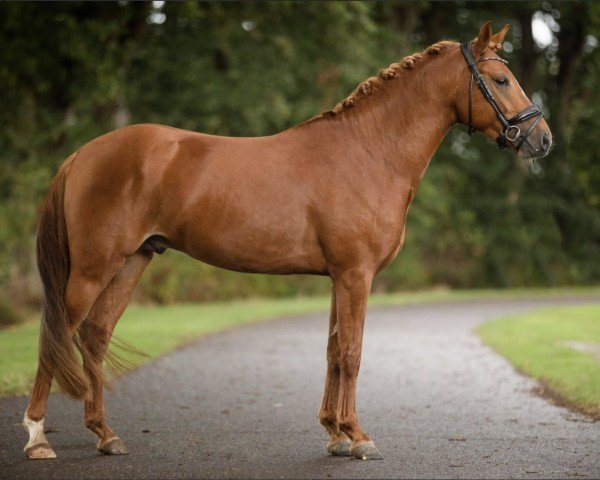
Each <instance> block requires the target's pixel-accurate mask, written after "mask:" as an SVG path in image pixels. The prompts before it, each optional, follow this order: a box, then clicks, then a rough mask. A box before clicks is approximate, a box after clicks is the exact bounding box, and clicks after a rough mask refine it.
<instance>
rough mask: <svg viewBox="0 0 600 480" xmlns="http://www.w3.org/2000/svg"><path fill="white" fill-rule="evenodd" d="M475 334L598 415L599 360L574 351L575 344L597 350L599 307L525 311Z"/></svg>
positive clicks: (589, 354)
mask: <svg viewBox="0 0 600 480" xmlns="http://www.w3.org/2000/svg"><path fill="white" fill-rule="evenodd" d="M478 332H479V334H480V335H481V336H482V338H483V340H484V341H485V342H486V343H487V344H488V345H490V346H492V347H493V348H494V349H495V350H497V351H498V352H499V353H501V354H502V355H504V356H506V357H507V358H508V359H509V360H510V361H511V362H512V363H513V364H514V365H515V366H516V367H517V368H519V369H520V370H521V371H523V372H525V373H527V374H529V375H531V376H532V377H534V378H537V379H540V380H543V381H544V382H545V383H546V384H547V385H548V386H549V387H550V388H551V389H552V390H554V391H555V392H556V393H558V394H559V395H561V396H562V397H563V398H564V399H565V400H567V401H569V402H571V403H573V404H574V405H576V406H577V407H579V408H580V409H582V410H583V411H586V412H588V413H591V414H594V415H596V416H598V415H600V362H598V359H597V358H595V356H594V354H593V353H591V352H584V351H578V350H577V349H575V348H573V347H572V342H579V344H580V345H586V346H587V345H589V346H591V347H592V348H596V350H598V349H599V348H600V306H598V305H585V306H578V307H563V308H558V309H556V308H554V309H550V310H548V309H546V310H542V311H538V312H533V313H526V314H523V315H518V316H513V317H509V318H504V319H499V320H494V321H493V322H490V323H487V324H484V325H483V326H481V327H480V328H479V330H478ZM596 355H597V354H596Z"/></svg>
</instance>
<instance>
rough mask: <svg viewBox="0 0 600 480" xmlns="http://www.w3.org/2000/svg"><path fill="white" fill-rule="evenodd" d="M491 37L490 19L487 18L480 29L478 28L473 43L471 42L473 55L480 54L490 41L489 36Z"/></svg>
mask: <svg viewBox="0 0 600 480" xmlns="http://www.w3.org/2000/svg"><path fill="white" fill-rule="evenodd" d="M491 37H492V21H491V20H488V21H487V22H485V23H484V24H483V26H482V27H481V30H479V35H478V36H477V38H476V39H475V43H474V44H473V53H474V54H475V56H477V55H481V54H482V53H483V51H484V50H485V49H486V48H487V46H488V44H489V43H490V38H491Z"/></svg>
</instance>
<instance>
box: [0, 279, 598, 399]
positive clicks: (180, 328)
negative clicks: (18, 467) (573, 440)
mask: <svg viewBox="0 0 600 480" xmlns="http://www.w3.org/2000/svg"><path fill="white" fill-rule="evenodd" d="M579 294H600V288H585V289H581V288H578V289H527V290H462V291H450V290H447V289H438V290H429V291H422V292H407V293H398V294H375V295H371V298H370V300H369V306H371V307H374V306H385V305H401V304H406V303H418V302H433V301H456V300H471V299H484V298H520V297H521V298H529V297H532V296H549V295H579ZM329 304H330V300H329V298H327V297H310V298H291V299H261V300H243V301H242V300H240V301H232V302H220V303H205V304H187V305H172V306H142V305H132V306H130V307H129V308H128V309H127V311H126V312H125V314H124V315H123V318H122V319H121V320H120V321H119V323H118V325H117V328H116V331H115V335H117V336H118V337H119V338H121V339H122V340H124V341H126V342H127V343H130V344H132V345H133V346H135V347H137V348H138V349H140V350H142V351H144V352H145V353H147V354H148V355H149V358H150V359H151V358H154V357H157V356H159V355H162V354H165V353H167V352H169V351H170V350H172V349H174V348H176V347H177V346H180V345H183V344H186V343H189V342H191V341H193V340H194V339H196V338H198V337H199V336H201V335H203V334H207V333H212V332H218V331H222V330H226V329H228V328H232V327H235V326H237V325H243V324H246V323H251V322H256V321H260V320H268V319H273V318H277V317H282V316H289V315H296V314H301V313H310V312H320V311H326V310H327V309H328V308H329ZM324 328H326V327H325V325H324ZM38 331H39V321H38V320H37V318H36V319H32V320H31V321H29V322H27V323H24V324H21V325H17V326H12V327H8V328H6V329H3V330H0V396H7V395H18V394H23V393H27V391H28V390H29V388H30V386H31V383H32V380H33V378H34V375H35V370H36V366H37V358H36V357H37V343H38V340H37V337H38ZM324 331H325V330H324ZM144 361H148V359H145V360H144Z"/></svg>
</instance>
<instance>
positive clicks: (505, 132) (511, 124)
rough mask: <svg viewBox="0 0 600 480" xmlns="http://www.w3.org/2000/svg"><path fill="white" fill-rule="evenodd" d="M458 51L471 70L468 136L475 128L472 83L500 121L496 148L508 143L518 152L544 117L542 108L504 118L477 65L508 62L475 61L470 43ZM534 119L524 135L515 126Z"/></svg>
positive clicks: (490, 58)
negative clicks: (500, 125)
mask: <svg viewBox="0 0 600 480" xmlns="http://www.w3.org/2000/svg"><path fill="white" fill-rule="evenodd" d="M460 51H461V52H462V54H463V57H465V60H466V61H467V65H468V66H469V70H471V83H470V85H469V135H471V134H472V133H473V132H474V131H475V127H473V123H472V118H473V82H475V83H476V84H477V86H478V87H479V90H481V93H483V96H484V97H485V99H486V100H487V102H488V103H489V104H490V105H491V106H492V108H493V109H494V111H495V112H496V116H497V117H498V119H499V120H500V123H502V130H501V132H500V135H499V136H498V138H497V139H496V143H497V144H498V147H500V148H506V147H507V146H508V144H509V143H512V144H513V145H514V146H515V148H516V149H517V150H519V148H521V146H522V145H523V143H524V142H527V143H528V144H529V142H528V141H527V137H528V136H529V134H530V133H531V131H532V130H533V129H534V128H535V126H536V125H537V124H538V123H539V122H540V120H541V119H542V118H543V116H544V113H543V112H542V108H541V107H540V106H539V105H530V106H529V107H527V108H526V109H524V110H521V111H520V112H519V113H517V114H516V115H515V116H514V117H511V118H506V116H505V115H504V113H502V110H500V107H499V106H498V103H496V99H495V98H494V95H493V94H492V91H491V90H490V88H489V87H488V85H487V83H485V79H484V78H483V75H482V74H481V72H480V71H479V69H478V68H477V64H478V63H481V62H488V61H491V60H495V61H498V62H502V63H504V64H507V63H508V62H507V61H506V60H504V59H503V58H500V57H486V58H482V59H480V60H478V61H476V60H475V58H474V57H473V54H472V53H471V43H470V42H466V43H461V45H460ZM535 117H537V119H536V120H535V122H533V123H532V124H531V126H530V127H529V128H528V129H527V131H526V132H525V133H522V132H521V129H520V128H519V127H518V126H517V125H518V124H519V123H523V122H525V121H527V120H529V119H531V118H535ZM530 146H531V145H530Z"/></svg>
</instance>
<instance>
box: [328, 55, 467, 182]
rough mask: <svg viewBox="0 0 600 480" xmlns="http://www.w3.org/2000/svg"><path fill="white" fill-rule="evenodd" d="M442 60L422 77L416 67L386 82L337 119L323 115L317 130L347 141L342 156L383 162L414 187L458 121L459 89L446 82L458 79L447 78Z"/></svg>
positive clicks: (392, 172)
mask: <svg viewBox="0 0 600 480" xmlns="http://www.w3.org/2000/svg"><path fill="white" fill-rule="evenodd" d="M441 60H442V59H439V60H436V63H437V65H435V66H434V65H424V66H423V68H428V71H427V72H422V73H423V74H421V75H419V72H418V70H416V69H415V71H410V72H405V73H404V75H403V76H402V77H401V78H398V79H396V80H389V81H387V82H385V83H384V84H383V85H382V89H381V91H379V92H377V93H376V94H374V95H373V97H372V98H368V97H367V98H364V99H362V100H361V102H360V103H358V104H357V105H356V106H355V107H353V108H351V109H349V110H346V111H343V112H342V113H340V114H338V116H339V118H337V117H333V118H325V119H323V121H321V122H318V128H321V129H324V133H325V132H327V133H326V135H325V137H326V138H331V139H333V138H337V139H338V141H343V142H344V148H343V149H342V150H341V151H343V152H344V155H346V153H345V152H352V155H355V156H361V155H362V156H363V157H369V158H368V159H367V158H365V159H364V160H365V161H366V160H372V159H373V160H375V162H379V163H380V164H381V165H382V166H383V168H386V169H388V170H389V171H390V174H391V175H401V176H402V177H403V180H406V183H407V185H409V186H410V187H411V188H412V187H416V186H417V185H418V184H419V182H420V180H421V178H422V176H423V175H424V173H425V170H426V169H427V166H428V164H429V161H430V160H431V158H432V156H433V154H434V153H435V151H436V150H437V148H438V147H439V145H440V143H441V142H442V140H443V139H444V136H445V135H446V133H447V132H448V130H449V129H450V128H451V127H452V126H453V125H454V124H455V123H456V121H457V118H456V110H455V107H454V105H455V99H454V96H456V94H457V91H448V85H456V84H457V83H458V82H454V81H452V79H449V78H448V76H449V75H452V73H450V74H449V73H448V69H444V68H443V67H444V62H442V61H441ZM434 67H435V69H434ZM445 70H446V71H445ZM452 71H453V70H452V69H450V72H452ZM424 79H426V80H424ZM358 160H359V161H360V160H361V159H358Z"/></svg>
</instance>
